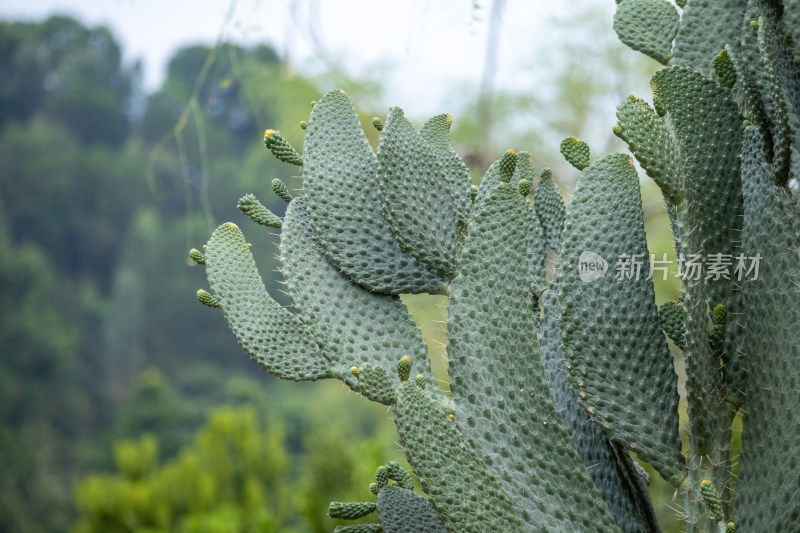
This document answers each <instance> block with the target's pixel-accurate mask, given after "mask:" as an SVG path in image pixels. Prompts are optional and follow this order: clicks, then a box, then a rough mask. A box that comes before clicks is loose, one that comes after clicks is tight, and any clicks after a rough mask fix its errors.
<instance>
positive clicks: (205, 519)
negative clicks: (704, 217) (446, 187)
mask: <svg viewBox="0 0 800 533" xmlns="http://www.w3.org/2000/svg"><path fill="white" fill-rule="evenodd" d="M562 4H563V5H562ZM614 8H615V5H614V2H611V1H610V0H579V1H577V0H576V1H574V2H570V3H569V6H568V7H567V3H557V2H543V1H542V2H540V1H523V0H494V2H492V1H485V2H484V1H480V2H476V3H472V2H469V1H458V2H452V1H448V2H445V1H444V0H425V1H423V0H411V1H408V2H402V3H395V2H392V3H389V2H374V1H371V0H341V1H339V2H335V3H334V2H326V3H323V2H321V1H319V0H276V1H255V0H251V1H238V2H237V1H232V2H230V3H224V2H210V1H197V0H195V1H192V2H188V1H183V0H180V1H179V0H176V1H171V2H156V1H155V0H109V1H107V2H102V3H100V2H95V1H92V0H73V1H70V2H66V1H63V0H61V1H58V0H27V1H25V2H21V1H12V2H10V3H8V2H7V3H4V4H3V5H2V6H0V352H2V355H1V356H0V472H2V474H0V532H26V533H27V532H31V533H45V532H47V533H49V532H62V531H76V532H138V533H144V532H150V533H154V532H157V531H158V532H181V533H200V532H203V533H205V532H208V533H217V532H226V533H227V532H230V533H239V532H241V533H244V532H256V531H257V532H272V531H282V532H295V533H300V532H319V533H322V532H330V531H332V530H333V528H334V526H335V522H334V521H332V520H330V519H329V518H327V516H326V510H327V505H328V502H330V501H331V500H344V501H347V500H364V499H368V498H369V497H370V494H369V491H368V486H369V483H370V481H372V478H373V474H374V470H375V468H376V467H377V466H378V465H380V464H383V463H385V462H386V461H388V460H392V459H394V460H400V461H402V460H403V455H402V453H401V452H400V450H399V447H398V446H397V444H396V443H395V431H394V427H393V424H392V421H391V416H390V413H389V412H387V410H386V409H385V407H381V406H377V405H375V404H372V403H370V402H367V401H366V400H362V399H361V398H359V397H358V396H357V395H355V394H353V393H348V390H347V389H346V388H345V387H344V386H343V385H341V384H340V383H339V382H326V383H304V384H294V383H286V382H281V381H279V380H277V379H275V378H272V377H271V376H269V375H268V374H266V373H265V372H263V371H262V370H261V369H260V368H259V367H258V366H257V365H256V364H255V363H253V362H251V361H250V360H249V359H248V358H247V356H246V354H245V353H244V352H243V351H242V350H241V349H240V348H239V347H238V345H237V344H236V342H235V340H234V338H233V336H232V335H231V334H230V332H229V331H228V329H227V326H226V325H225V322H224V320H223V319H222V317H221V316H220V315H219V313H215V312H213V311H210V310H209V309H207V308H204V307H203V306H201V305H200V304H199V303H198V302H197V301H196V297H195V291H196V290H197V289H198V288H205V287H206V286H207V285H206V281H205V276H204V273H203V272H202V269H201V268H197V267H193V266H192V265H193V263H191V262H190V261H189V259H188V254H187V252H188V250H189V249H190V248H192V247H197V248H200V247H201V246H202V245H203V244H204V243H205V241H206V240H207V238H208V236H209V235H210V232H211V230H212V229H213V228H214V227H216V226H217V225H218V224H220V223H222V222H225V221H227V220H231V221H234V222H236V223H237V224H239V225H240V226H241V227H242V228H243V230H244V232H245V234H246V235H247V238H248V240H250V241H251V242H252V243H253V252H254V255H255V256H256V260H257V263H258V265H259V268H260V271H261V274H262V276H263V277H264V278H265V282H266V283H267V286H268V288H269V290H270V292H271V293H272V295H273V296H274V297H275V298H276V299H278V300H279V301H282V302H285V298H284V295H283V294H282V293H281V292H280V289H279V285H278V281H280V273H279V272H278V267H279V263H278V261H277V259H276V253H277V247H276V243H277V238H276V235H274V234H271V233H270V232H269V231H265V230H264V228H263V227H260V226H256V225H255V224H253V223H251V222H250V221H249V220H247V219H246V218H245V217H244V215H242V214H241V213H240V212H239V211H238V210H237V209H236V203H237V199H238V198H240V197H241V196H242V195H243V194H245V193H248V192H253V193H255V194H257V195H259V196H260V197H261V198H262V201H265V203H268V202H267V201H268V200H270V199H274V198H275V197H274V195H272V194H267V192H268V191H269V189H270V182H271V180H272V179H273V178H275V177H279V178H281V179H282V180H283V181H284V182H286V183H287V185H289V186H290V188H291V189H293V190H298V189H300V188H301V187H302V183H301V180H300V179H299V178H298V177H297V176H296V174H297V170H296V167H290V166H288V165H284V164H283V163H280V162H279V161H277V160H276V159H275V158H274V157H272V156H271V155H269V153H268V152H267V150H266V149H265V148H264V145H263V141H262V139H263V131H264V130H265V129H267V128H273V129H280V130H281V132H282V133H283V135H284V136H285V137H286V138H287V139H288V140H290V141H291V142H292V143H293V144H294V145H295V146H297V147H298V148H299V147H300V146H302V138H303V131H302V129H301V128H300V127H299V126H298V123H299V121H301V120H304V119H307V118H308V114H309V112H310V104H309V102H310V101H312V100H316V99H317V98H319V96H320V95H321V94H322V93H324V92H326V91H328V90H330V89H333V88H337V87H339V88H342V89H344V90H345V91H347V92H348V93H349V94H350V95H351V97H352V98H353V100H354V101H355V102H356V104H357V105H358V106H359V109H360V112H361V113H362V119H363V123H364V124H365V126H368V125H369V123H370V122H371V118H372V117H373V116H380V117H384V116H385V114H386V111H387V109H388V107H389V106H392V105H399V106H401V107H403V108H404V110H405V112H406V115H407V116H408V117H409V118H410V119H411V120H412V122H414V123H416V124H421V123H422V121H424V119H425V118H427V117H428V116H430V115H433V114H437V113H442V112H448V113H451V114H452V115H453V116H454V122H453V132H452V137H453V141H454V145H455V148H456V150H457V151H458V152H459V153H460V154H461V155H462V157H463V158H464V160H465V161H466V162H467V163H468V165H469V167H470V169H471V172H472V174H473V182H474V183H479V181H480V177H481V175H482V172H483V170H484V169H486V168H487V167H488V165H489V164H490V163H491V161H493V160H494V159H496V158H497V157H499V155H500V154H501V153H502V152H503V151H504V150H506V149H508V148H515V149H517V150H528V151H530V152H531V153H532V154H533V158H534V164H535V166H536V167H537V170H541V169H542V168H543V167H545V166H548V167H550V168H552V169H553V171H554V174H555V176H556V177H557V179H558V180H559V181H560V184H561V186H562V190H563V192H564V194H565V197H568V195H569V192H570V191H571V190H572V188H573V187H574V184H575V180H576V179H577V177H578V173H577V171H575V170H574V169H572V168H571V167H569V166H568V165H567V164H566V163H565V162H564V161H563V160H562V158H561V156H560V155H559V154H558V146H559V143H560V141H561V139H562V138H563V137H565V136H570V135H574V136H577V137H579V138H581V139H584V140H586V141H587V142H588V143H589V144H590V146H591V147H592V149H593V158H597V157H600V156H602V155H603V154H605V153H608V152H611V151H624V149H625V148H624V146H623V145H622V144H621V143H620V142H619V141H618V140H617V139H616V137H614V136H613V134H612V133H611V127H612V126H613V125H614V124H615V123H616V121H615V118H614V110H615V107H616V105H617V104H618V103H619V102H621V101H622V100H623V99H624V98H625V97H626V96H627V95H628V94H630V93H634V94H636V95H637V96H641V97H643V98H645V99H648V100H649V99H650V91H649V89H648V80H649V77H650V75H651V74H652V73H653V72H654V71H655V70H656V69H657V67H658V65H657V64H656V63H655V62H653V61H651V60H649V59H647V58H645V57H644V56H642V55H640V54H637V53H634V52H632V51H630V50H628V49H627V48H625V47H624V46H623V45H622V44H620V43H619V42H618V40H617V38H616V36H615V35H614V33H613V31H612V29H611V20H612V16H613V12H614ZM365 130H366V131H367V134H368V135H369V136H370V140H371V142H373V143H376V142H377V132H376V131H375V130H374V129H373V128H372V127H369V126H368V127H366V128H365ZM642 187H643V193H644V204H645V214H646V219H647V228H648V235H649V239H650V247H651V251H652V252H656V253H659V254H660V253H661V252H662V251H664V252H670V253H672V256H673V257H674V252H673V251H672V248H671V245H670V240H669V237H670V235H669V228H668V222H667V219H666V216H665V212H664V207H663V201H662V200H661V196H660V193H659V192H658V190H657V187H656V186H655V185H654V184H653V183H652V181H651V180H650V179H649V178H646V177H644V175H643V174H642ZM268 207H269V208H271V209H272V210H273V211H274V212H276V213H278V214H282V211H283V209H284V207H285V204H284V205H282V202H281V203H275V204H274V205H268ZM677 290H678V286H677V285H676V284H675V283H674V280H673V281H672V282H670V283H662V284H658V286H657V294H658V299H659V301H663V300H665V299H667V298H668V297H669V298H675V296H676V294H677ZM406 301H407V303H408V304H409V307H410V309H411V311H412V313H413V314H414V317H415V319H416V320H417V322H418V324H419V325H420V327H421V328H422V331H423V333H424V335H425V337H426V341H427V342H428V344H429V347H430V354H431V357H432V360H433V363H434V368H435V369H436V371H437V373H438V376H439V377H441V378H442V379H446V368H445V365H444V362H443V354H444V348H443V342H444V333H443V326H444V324H443V320H444V318H443V317H444V316H445V313H446V302H445V301H444V300H443V299H442V298H438V297H431V296H416V297H410V298H407V299H406ZM677 366H678V368H680V361H678V362H677ZM651 488H652V491H653V495H654V498H655V504H656V507H657V511H658V513H659V515H660V517H661V518H662V523H663V524H664V526H665V529H666V530H667V531H669V530H670V527H673V526H674V524H675V518H674V514H675V511H674V510H673V509H674V508H675V507H676V506H675V504H674V503H673V502H672V501H671V499H672V490H671V489H670V488H669V487H668V486H666V485H665V484H662V483H660V481H659V480H658V479H655V480H654V482H653V484H652V487H651Z"/></svg>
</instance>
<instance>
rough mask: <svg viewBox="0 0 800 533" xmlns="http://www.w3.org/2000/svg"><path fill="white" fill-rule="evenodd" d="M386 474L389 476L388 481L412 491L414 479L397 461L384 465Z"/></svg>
mask: <svg viewBox="0 0 800 533" xmlns="http://www.w3.org/2000/svg"><path fill="white" fill-rule="evenodd" d="M386 472H387V473H388V474H389V479H393V480H395V481H396V482H397V484H398V485H399V486H400V487H402V488H404V489H408V490H414V478H412V477H411V474H409V473H408V471H407V470H406V469H405V468H403V467H402V466H400V463H398V462H397V461H389V462H388V463H386Z"/></svg>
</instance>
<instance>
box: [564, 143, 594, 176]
mask: <svg viewBox="0 0 800 533" xmlns="http://www.w3.org/2000/svg"><path fill="white" fill-rule="evenodd" d="M561 155H563V156H564V159H566V160H567V162H568V163H569V164H570V165H572V166H573V167H575V168H577V169H578V170H583V169H584V168H586V167H588V166H589V145H588V144H586V142H584V141H581V140H579V139H576V138H575V137H567V138H566V139H564V140H563V141H561Z"/></svg>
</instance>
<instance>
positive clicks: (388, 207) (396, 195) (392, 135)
mask: <svg viewBox="0 0 800 533" xmlns="http://www.w3.org/2000/svg"><path fill="white" fill-rule="evenodd" d="M446 179H447V173H446V172H445V168H444V167H443V165H442V161H441V159H440V158H439V156H438V154H437V152H435V151H434V150H433V148H432V147H431V146H430V145H429V144H428V143H427V142H426V141H425V139H424V138H423V137H422V136H421V135H420V134H419V132H417V131H416V130H415V129H414V127H413V126H412V125H411V123H410V122H409V121H408V120H407V119H406V118H405V116H404V115H403V110H402V109H400V108H399V107H393V108H392V109H391V111H389V116H388V117H387V118H386V125H385V126H384V128H383V133H382V134H381V138H380V142H379V143H378V190H379V197H380V202H381V206H382V207H383V216H384V218H385V219H386V220H387V222H388V223H389V229H390V230H391V232H392V235H394V238H395V239H396V240H397V242H398V243H400V247H401V248H402V249H403V250H405V251H406V252H407V253H409V254H410V255H412V256H414V257H415V258H417V259H418V260H419V261H421V262H423V263H425V264H427V265H430V266H431V267H433V268H435V269H436V270H438V271H439V272H440V273H441V274H442V275H444V276H446V277H448V278H452V277H453V276H455V273H456V254H457V252H458V242H457V236H456V231H457V229H458V222H459V221H460V220H461V219H462V218H463V214H462V213H460V212H459V210H458V209H459V207H460V206H457V205H456V199H455V198H454V195H453V192H454V191H453V190H452V189H451V188H450V187H446V186H444V184H445V182H446Z"/></svg>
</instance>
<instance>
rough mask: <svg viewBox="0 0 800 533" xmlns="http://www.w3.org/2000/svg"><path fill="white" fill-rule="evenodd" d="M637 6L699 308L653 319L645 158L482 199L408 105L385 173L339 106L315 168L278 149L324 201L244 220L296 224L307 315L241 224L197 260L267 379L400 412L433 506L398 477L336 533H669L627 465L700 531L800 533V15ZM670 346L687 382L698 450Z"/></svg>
mask: <svg viewBox="0 0 800 533" xmlns="http://www.w3.org/2000/svg"><path fill="white" fill-rule="evenodd" d="M618 4H619V5H618V8H617V9H618V11H617V16H616V17H615V20H614V29H615V30H616V31H617V33H618V34H619V36H620V38H621V39H622V41H623V42H625V43H626V44H628V45H629V46H631V47H632V48H634V49H636V50H638V51H641V52H643V53H645V54H647V55H649V56H651V57H653V58H655V59H657V60H658V61H660V62H662V63H663V64H665V65H666V66H665V67H664V68H663V69H662V70H660V71H659V72H657V73H656V74H655V75H654V76H653V79H652V82H651V86H652V89H653V100H652V101H653V106H652V107H651V105H650V104H648V103H647V102H646V101H645V100H644V99H642V98H638V97H635V96H631V97H630V98H628V99H627V100H625V101H624V102H622V103H621V104H620V106H619V108H618V110H617V116H618V124H617V125H616V126H614V128H613V130H614V133H615V134H616V135H617V136H619V137H620V138H621V139H622V140H623V141H625V142H626V143H627V144H628V146H629V148H630V150H631V152H632V155H633V157H634V158H636V160H637V161H638V162H639V163H640V165H641V167H642V168H643V169H644V171H645V172H646V173H647V174H648V175H649V176H650V177H652V178H653V180H654V181H655V182H656V183H657V184H658V186H659V187H660V188H661V190H662V192H663V195H664V201H665V203H666V207H667V211H668V213H669V215H670V219H671V222H672V228H673V231H674V237H675V247H676V251H677V252H678V257H679V261H680V265H679V266H680V271H679V275H680V276H681V278H682V295H681V299H680V300H679V301H675V302H667V303H665V304H663V305H662V306H661V308H660V309H658V308H657V307H656V304H655V296H654V290H653V283H652V277H653V275H658V269H659V268H662V267H663V265H661V262H657V261H655V260H651V258H650V255H649V253H648V248H647V242H646V239H645V231H644V220H643V212H642V200H641V193H640V188H639V177H638V175H637V172H636V168H635V166H634V161H633V158H631V157H630V156H628V155H624V154H613V155H608V156H605V157H602V158H600V159H598V160H596V161H594V162H592V161H591V158H590V151H589V147H588V145H587V144H586V143H585V142H583V141H579V140H578V139H576V138H574V137H570V138H568V139H565V140H564V141H563V143H562V144H561V150H562V153H563V154H564V156H565V157H566V158H567V159H568V160H569V162H570V163H571V164H572V165H573V166H575V167H576V168H578V169H580V170H582V175H581V178H580V180H579V182H578V185H577V188H576V190H575V192H574V194H573V196H572V200H571V202H570V204H569V206H568V208H565V206H564V203H563V200H562V197H561V193H560V191H559V189H558V186H557V182H556V180H555V178H554V177H553V176H552V173H551V172H550V171H549V170H548V169H544V170H543V171H542V172H541V176H540V177H538V178H537V176H536V174H535V170H534V168H533V165H532V163H531V161H532V159H531V157H530V155H529V154H528V153H527V152H522V151H520V152H517V151H514V150H509V151H507V152H506V153H504V154H503V155H502V156H501V157H500V158H499V159H498V160H497V161H496V162H495V163H494V164H493V165H491V167H490V168H489V169H488V170H487V171H486V174H485V176H484V178H483V180H482V182H481V185H480V188H478V189H477V191H476V190H474V189H472V188H471V184H470V178H469V174H468V172H467V169H466V166H465V165H464V163H463V162H462V161H461V159H460V158H459V157H458V155H457V154H456V152H455V151H454V150H453V149H452V147H451V146H450V143H449V141H448V132H449V128H450V125H451V122H452V118H451V117H450V116H449V115H437V116H435V117H433V118H431V119H430V120H428V121H427V122H426V123H425V124H424V125H422V127H421V128H420V129H419V130H417V129H415V128H414V127H413V126H412V125H411V124H410V123H409V121H408V120H407V119H406V118H405V117H404V115H403V111H402V110H401V109H400V108H398V107H395V108H392V109H391V110H390V111H389V113H388V115H387V117H386V119H385V121H384V120H382V119H380V118H376V119H374V120H373V125H374V126H375V127H376V129H377V130H378V131H380V141H379V144H378V149H377V153H375V152H374V151H373V150H372V148H371V147H370V145H369V144H368V142H367V139H366V137H365V135H364V132H363V131H362V129H361V123H360V119H359V116H358V114H357V113H356V110H355V108H354V107H353V104H352V103H351V102H350V99H349V98H348V96H347V95H346V94H345V93H344V92H342V91H338V90H337V91H332V92H330V93H328V94H326V95H325V96H323V97H322V98H321V99H320V100H319V101H318V102H316V103H315V104H314V106H313V110H312V112H311V116H310V118H309V119H308V121H307V123H306V122H304V129H305V143H304V147H303V152H302V155H301V154H300V153H299V152H298V151H297V150H295V148H293V147H292V146H291V145H289V143H288V142H287V141H286V140H285V139H284V138H283V137H281V136H280V134H279V133H278V132H276V131H273V130H268V131H267V133H266V135H265V142H266V145H267V147H268V148H269V149H270V150H271V151H272V152H273V153H274V154H275V156H277V157H278V158H280V159H281V160H283V161H285V162H287V163H289V164H292V165H300V166H301V168H302V178H303V190H302V191H301V194H296V195H295V196H294V197H293V196H292V195H291V194H290V193H289V192H288V188H287V187H286V186H285V185H284V184H283V183H282V182H281V181H278V180H276V181H274V182H273V185H272V186H273V190H274V192H275V193H276V194H277V195H278V196H280V197H281V198H283V199H284V200H286V201H288V202H289V206H288V209H287V211H286V215H285V217H284V218H283V219H282V220H281V219H280V218H278V217H277V216H275V215H274V214H272V213H270V212H269V211H268V210H267V209H266V208H264V207H263V205H261V204H260V203H259V202H258V200H257V199H256V198H255V196H253V195H247V196H245V197H243V198H242V200H241V201H240V208H241V209H242V211H244V212H245V214H247V215H248V216H250V217H251V218H252V219H253V220H254V221H255V222H257V223H259V224H264V225H267V226H271V227H280V228H281V244H280V256H281V259H282V261H283V275H284V278H285V282H286V286H285V290H286V292H287V294H288V295H289V297H290V298H291V301H292V307H291V310H288V309H286V308H284V307H282V306H280V305H279V304H278V303H276V302H275V301H274V300H273V299H272V298H271V297H270V296H269V294H268V293H267V291H266V289H265V287H264V285H263V283H262V282H261V279H260V278H259V276H258V272H257V270H256V266H255V263H254V261H253V259H252V256H251V253H250V249H249V246H248V245H247V243H246V240H245V238H244V236H243V234H242V231H241V230H240V229H239V228H238V227H237V226H236V225H234V224H232V223H227V224H223V225H222V226H221V227H220V228H218V229H217V230H216V231H215V232H214V234H213V235H212V237H211V240H210V241H209V242H208V244H207V247H206V249H205V250H204V252H203V253H201V252H199V251H198V250H192V251H191V257H192V258H193V259H194V260H195V261H196V262H197V263H198V264H203V265H205V266H206V269H207V274H208V279H209V283H210V291H208V292H207V291H201V292H200V293H198V297H199V299H200V300H201V301H202V302H203V303H205V304H206V305H209V306H211V307H215V308H219V309H221V310H222V313H223V314H224V316H225V318H226V320H227V321H228V323H229V325H230V327H231V329H232V330H233V332H234V334H235V335H236V337H237V339H238V340H239V342H240V344H241V345H242V346H243V347H244V349H245V350H246V351H247V352H248V353H249V355H250V356H251V357H252V358H253V359H254V360H256V361H257V362H258V363H259V364H261V365H262V366H263V367H264V368H265V369H267V370H268V371H269V372H271V373H273V374H275V375H277V376H279V377H281V378H284V379H292V380H298V381H299V380H316V379H325V378H335V379H339V380H342V381H343V382H344V383H346V384H347V386H349V387H350V388H351V389H353V390H354V391H357V392H359V393H361V394H362V395H363V396H364V397H366V398H368V399H370V400H373V401H377V402H380V403H383V404H386V405H390V406H392V410H393V413H394V419H395V423H396V425H397V429H398V433H399V441H400V444H401V446H402V448H403V450H404V451H405V452H406V455H407V458H408V462H409V463H410V464H411V466H412V468H413V473H414V476H416V479H418V480H419V483H420V484H421V488H422V490H423V492H424V494H425V496H422V495H420V494H418V493H416V492H414V491H413V486H414V479H413V478H412V477H411V475H410V474H409V473H408V472H406V471H405V470H403V469H402V468H401V467H400V466H399V465H397V464H396V463H390V464H388V465H386V466H384V467H380V468H379V469H378V473H377V474H376V482H375V483H373V484H372V485H371V490H372V492H373V493H374V494H375V495H376V496H377V498H376V502H355V503H342V502H335V503H333V504H331V508H330V514H331V516H332V517H337V518H343V519H361V518H362V517H365V516H371V515H372V513H373V512H374V511H377V522H375V523H371V524H365V523H359V524H354V525H350V526H339V528H337V531H342V532H346V531H385V532H387V533H394V532H401V531H422V532H428V533H438V532H442V531H448V532H451V533H456V532H457V533H463V532H472V531H474V532H487V531H502V532H521V531H525V532H528V531H558V532H564V531H567V532H572V531H574V532H588V531H599V532H608V531H631V532H633V531H658V529H659V526H658V523H657V521H656V518H655V514H654V512H653V509H652V506H651V503H650V500H649V496H648V491H647V484H648V482H649V478H648V476H647V474H646V473H645V472H644V471H643V470H642V468H641V467H640V466H639V465H638V464H637V463H636V462H635V461H634V460H633V459H632V457H631V454H630V452H635V454H636V456H637V458H638V459H639V460H642V461H646V462H647V463H649V464H650V465H651V466H652V467H653V468H654V469H655V470H656V471H657V472H658V473H659V474H660V475H661V477H662V478H663V479H665V480H666V481H668V482H670V483H672V484H674V486H675V487H676V493H677V494H679V497H680V498H682V501H677V502H676V505H678V506H681V507H683V513H684V515H685V520H686V529H687V530H688V531H692V532H720V531H735V530H737V529H738V530H739V531H754V532H766V531H800V481H798V480H800V409H799V408H798V406H800V327H798V325H800V296H799V295H800V202H798V199H797V195H798V191H797V185H798V184H797V180H798V178H800V175H799V174H798V171H799V170H800V118H799V117H800V68H798V65H799V64H800V50H799V49H798V46H797V44H796V42H795V40H794V38H793V33H794V34H795V35H797V34H800V33H798V32H800V3H798V2H797V1H796V0H793V1H788V0H787V1H786V2H785V4H784V3H781V2H780V0H750V2H749V3H748V2H745V1H743V0H724V1H717V0H714V1H711V0H690V1H689V2H688V4H687V3H684V2H678V5H679V6H681V8H680V10H679V9H676V8H675V7H674V6H673V5H672V4H671V3H669V2H666V1H665V0H622V1H621V2H618ZM548 248H549V249H550V250H551V252H555V253H556V254H558V256H559V259H558V265H557V267H556V269H555V273H554V274H553V275H551V276H547V274H546V272H545V257H546V253H547V250H548ZM425 292H427V293H435V294H446V295H447V297H448V298H449V302H450V303H449V312H448V313H449V314H448V322H447V336H448V346H447V356H448V360H449V367H448V372H449V377H450V381H449V383H450V388H449V395H448V394H447V393H446V392H444V391H443V390H442V389H441V388H440V387H439V386H438V383H437V382H436V381H435V380H434V377H433V374H432V373H431V368H430V363H429V360H428V357H427V353H426V348H425V344H424V342H423V340H422V337H421V334H420V331H419V330H418V329H417V327H416V325H415V324H414V321H413V320H412V318H411V316H410V315H409V314H408V311H407V310H406V308H405V305H404V304H403V302H402V301H401V300H400V298H399V295H400V294H404V293H425ZM668 339H671V341H672V344H674V346H675V348H676V349H677V350H678V351H679V352H682V356H683V358H684V360H685V363H686V377H687V379H686V401H687V404H688V430H689V431H688V435H689V436H688V446H686V445H684V446H683V449H682V443H681V440H680V438H679V433H678V427H679V415H678V403H679V396H678V386H677V375H676V372H675V370H674V367H673V356H672V354H671V352H670V349H669V343H668ZM411 376H415V377H414V379H410V378H411ZM737 413H738V414H740V415H741V416H742V425H743V435H742V449H741V454H740V455H739V456H737V457H731V440H732V435H731V425H732V422H733V419H734V417H735V416H736V415H737ZM735 465H738V466H739V472H738V476H736V477H735V479H736V482H735V485H734V472H732V468H733V467H734V466H735Z"/></svg>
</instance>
